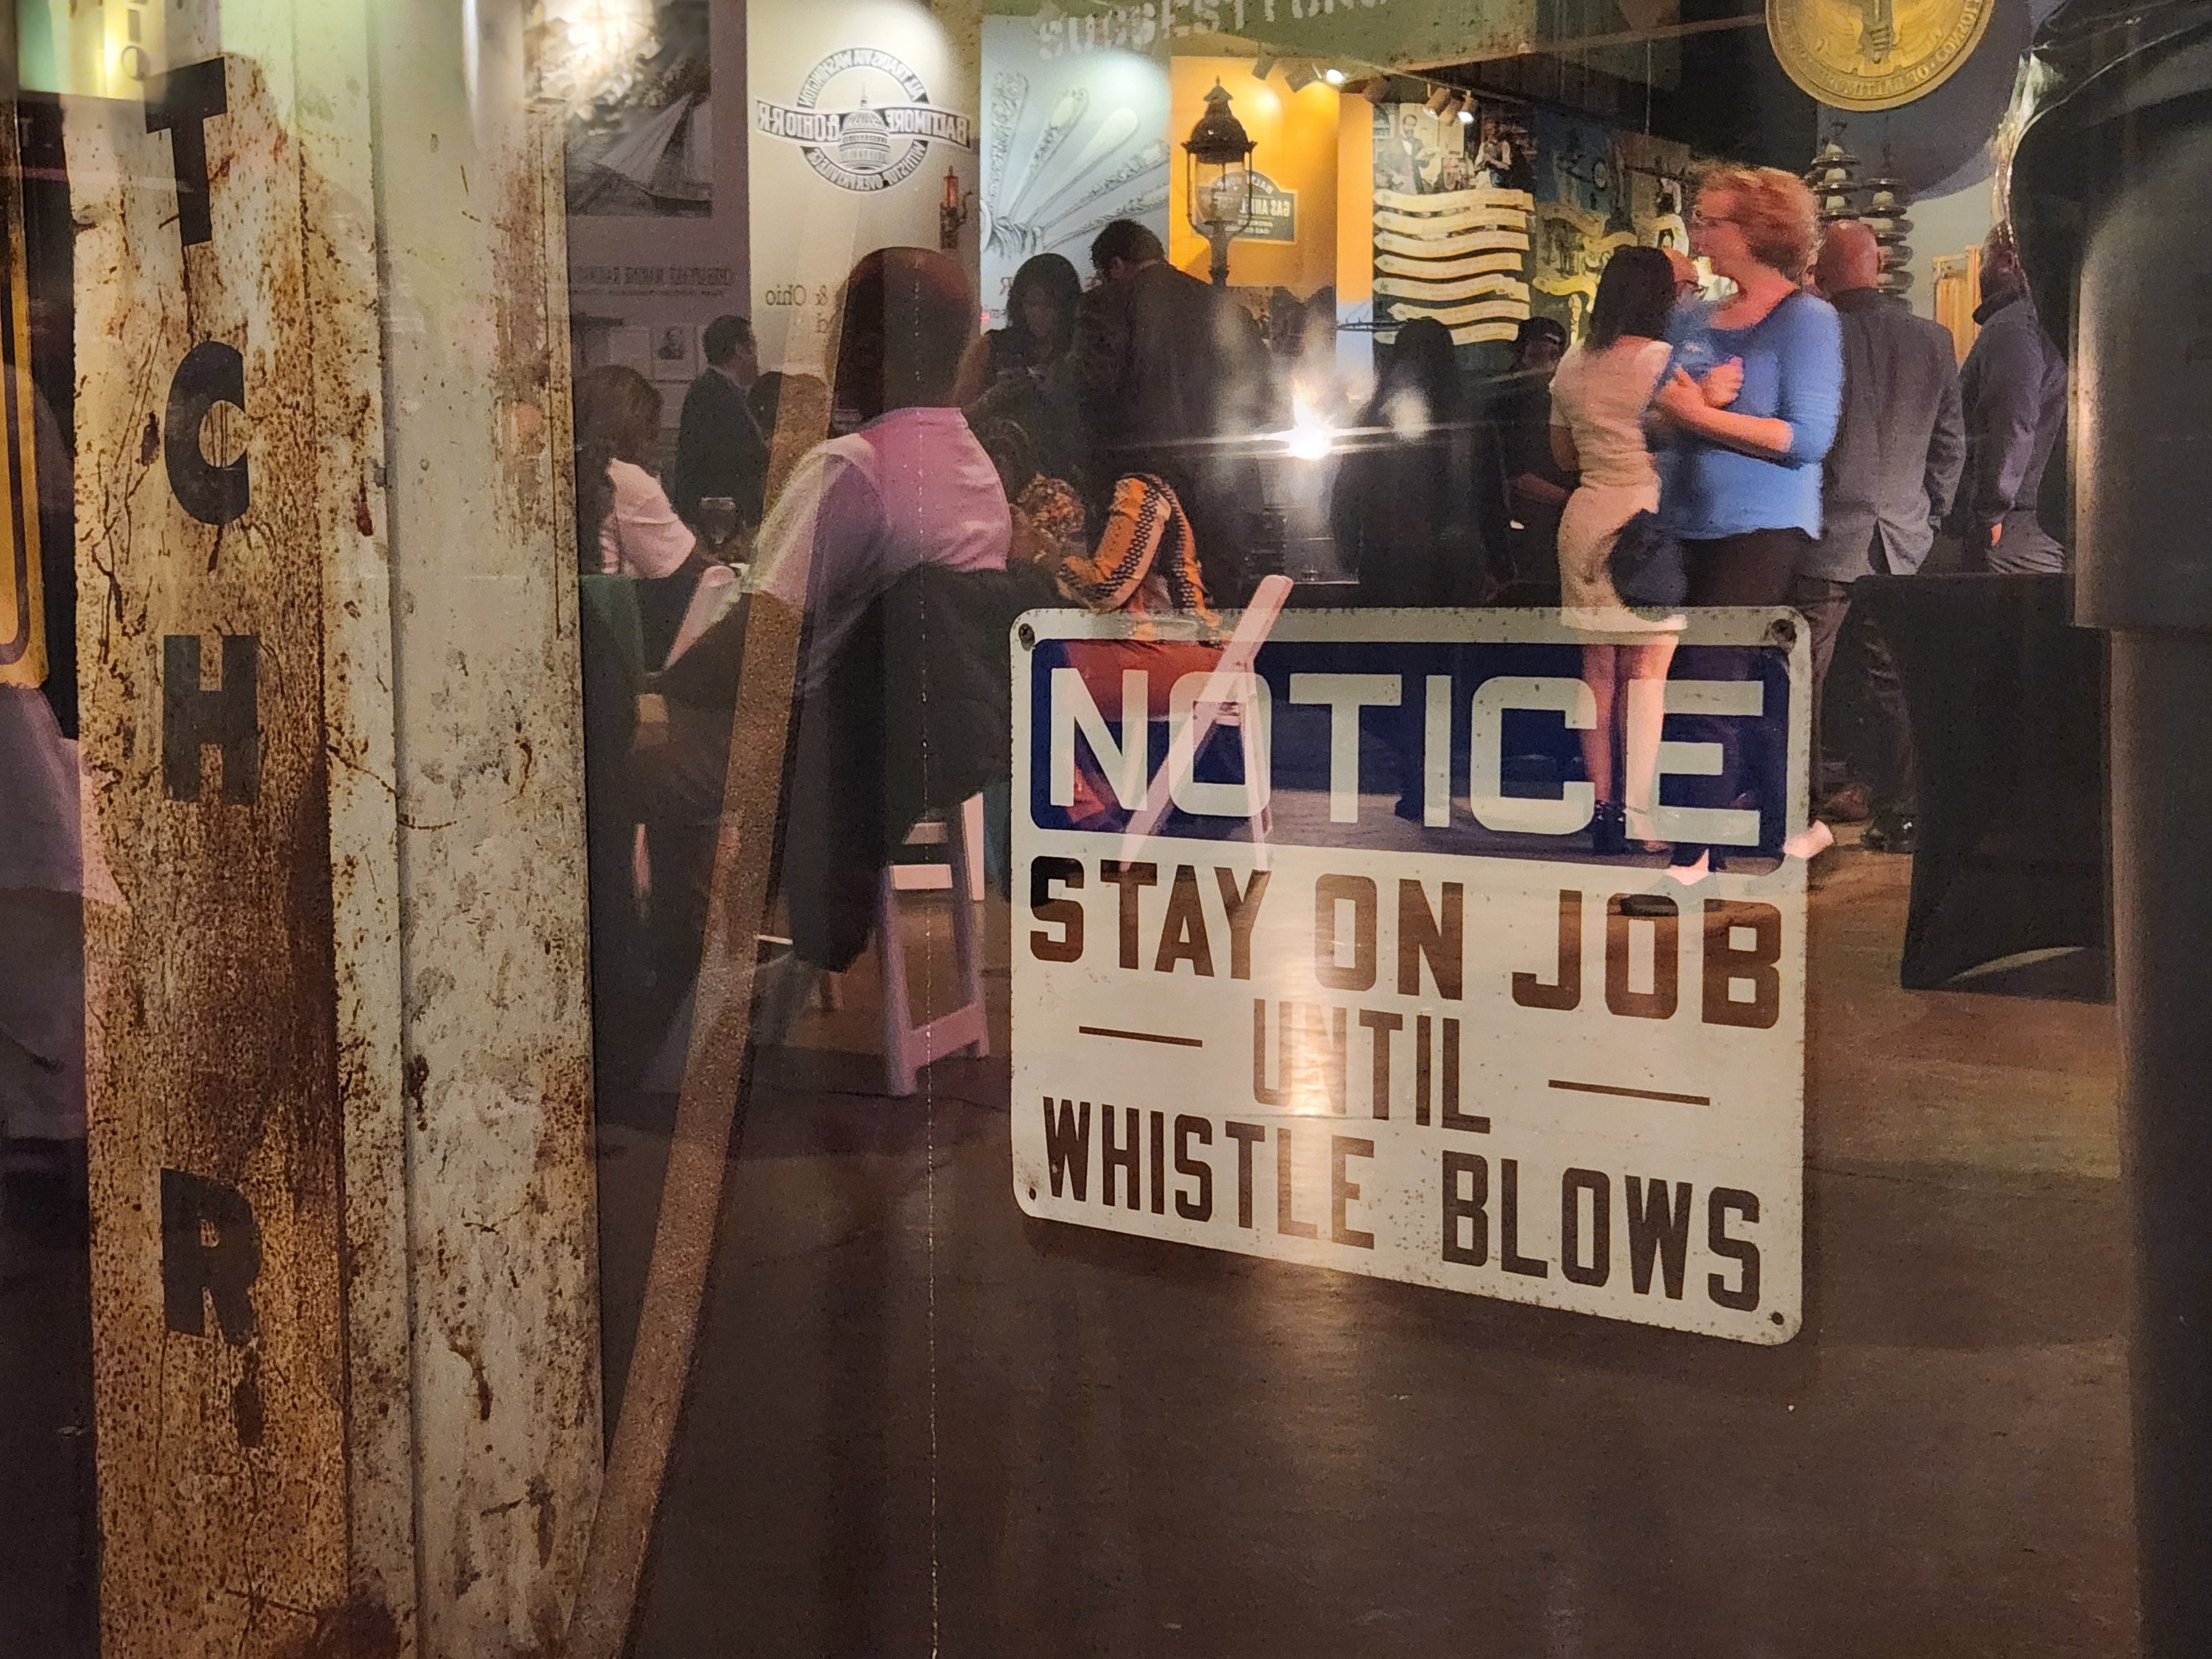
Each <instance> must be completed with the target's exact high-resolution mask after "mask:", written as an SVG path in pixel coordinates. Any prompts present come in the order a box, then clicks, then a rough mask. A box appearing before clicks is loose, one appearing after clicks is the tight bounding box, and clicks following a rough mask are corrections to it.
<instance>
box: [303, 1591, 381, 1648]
mask: <svg viewBox="0 0 2212 1659" xmlns="http://www.w3.org/2000/svg"><path fill="white" fill-rule="evenodd" d="M400 1653H401V1644H400V1639H399V1624H398V1620H395V1619H394V1618H393V1617H392V1610H391V1609H390V1608H389V1607H386V1606H385V1605H384V1603H383V1602H382V1601H379V1600H378V1599H377V1598H376V1597H375V1596H374V1595H371V1594H370V1593H369V1592H368V1591H367V1590H356V1592H355V1593H354V1594H353V1595H352V1596H350V1597H349V1598H348V1599H347V1600H346V1601H342V1602H340V1603H339V1604H338V1605H337V1606H336V1607H325V1608H324V1609H323V1610H322V1611H321V1612H319V1613H316V1615H315V1622H314V1626H313V1628H312V1629H311V1630H309V1631H307V1632H306V1633H305V1634H304V1635H301V1636H300V1637H297V1638H295V1639H294V1640H292V1641H290V1642H288V1643H286V1644H284V1646H283V1647H282V1648H280V1649H278V1650H276V1659H399V1656H400Z"/></svg>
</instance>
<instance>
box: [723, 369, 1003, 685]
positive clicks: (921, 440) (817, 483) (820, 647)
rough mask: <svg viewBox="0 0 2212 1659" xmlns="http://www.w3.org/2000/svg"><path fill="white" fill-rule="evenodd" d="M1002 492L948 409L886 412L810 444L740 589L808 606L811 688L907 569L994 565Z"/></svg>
mask: <svg viewBox="0 0 2212 1659" xmlns="http://www.w3.org/2000/svg"><path fill="white" fill-rule="evenodd" d="M1011 539H1012V519H1011V517H1010V515H1009V513H1008V512H1007V508H1006V490H1005V489H1004V488H1003V487H1002V486H1001V485H1000V483H999V474H998V470H997V469H996V468H995V467H994V466H993V465H991V458H990V457H989V456H988V455H987V454H985V453H983V446H982V445H981V444H980V443H978V442H976V441H975V434H974V433H973V432H971V431H969V428H968V418H967V416H964V415H963V414H962V413H961V412H960V411H959V410H957V409H951V408H939V407H928V408H917V409H895V410H892V411H891V412H890V413H889V414H888V415H879V416H877V417H876V418H875V419H874V420H872V421H870V422H868V423H867V424H866V426H863V427H862V428H860V430H859V431H857V432H854V433H850V434H848V435H846V436H844V437H842V438H833V439H831V440H830V441H828V442H826V443H822V444H817V445H816V446H815V447H814V448H812V449H811V450H810V451H808V452H807V453H806V454H805V456H804V457H803V458H802V459H800V461H799V465H797V466H796V467H794V468H793V470H792V474H791V478H790V482H789V483H787V484H786V485H785V487H784V490H783V494H782V495H781V496H780V497H778V499H777V501H776V503H775V507H774V508H773V509H771V510H770V512H769V515H768V522H767V523H765V524H763V526H761V530H760V536H759V538H758V540H757V543H756V544H755V547H754V554H753V562H752V567H751V568H750V571H749V572H748V573H747V582H748V585H749V586H750V587H751V588H752V589H753V590H754V591H756V592H764V593H772V594H774V595H775V597H776V598H778V599H781V600H783V601H784V602H785V603H786V604H787V605H798V606H801V607H804V608H805V609H806V610H807V611H811V613H812V621H813V628H812V633H811V645H810V646H809V647H808V652H807V659H806V667H805V672H804V673H803V674H802V676H801V677H800V682H801V685H802V687H803V689H805V690H810V691H811V690H815V689H816V688H817V687H818V686H819V685H820V684H821V683H822V680H823V678H824V677H825V676H826V674H827V672H828V670H829V663H830V660H831V659H832V658H834V657H835V656H836V652H837V647H839V646H841V645H842V644H843V643H844V641H845V637H846V635H848V634H850V633H851V632H852V631H853V628H854V624H855V623H858V622H859V621H860V617H861V615H862V613H863V612H865V611H866V610H867V608H868V606H869V605H872V604H873V603H874V602H875V601H876V600H877V599H878V598H880V597H881V596H882V595H883V594H884V592H886V591H888V590H889V589H890V586H891V585H892V584H893V583H894V582H896V581H897V580H898V579H899V578H900V577H902V576H903V575H905V574H907V573H908V571H910V570H914V569H917V568H920V567H921V566H922V565H925V564H936V565H943V566H944V567H945V568H947V569H951V570H1003V569H1005V568H1006V549H1007V545H1008V543H1009V542H1010V541H1011Z"/></svg>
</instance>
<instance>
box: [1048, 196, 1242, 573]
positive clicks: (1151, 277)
mask: <svg viewBox="0 0 2212 1659" xmlns="http://www.w3.org/2000/svg"><path fill="white" fill-rule="evenodd" d="M1091 266H1092V268H1093V270H1095V271H1096V273H1097V279H1096V281H1095V282H1094V283H1093V284H1092V286H1091V290H1090V292H1088V293H1087V294H1085V295H1084V296H1083V304H1082V307H1081V308H1080V309H1079V311H1078V312H1077V313H1076V321H1075V344H1074V348H1073V349H1072V350H1071V351H1070V352H1069V353H1068V354H1067V356H1066V358H1064V359H1063V360H1062V372H1064V373H1065V374H1066V376H1067V379H1068V381H1069V384H1070V386H1071V389H1072V390H1073V392H1074V395H1075V399H1076V403H1077V405H1078V406H1079V408H1080V409H1081V410H1082V411H1083V415H1084V418H1085V423H1086V425H1087V427H1088V428H1089V432H1090V436H1091V445H1092V447H1093V448H1094V450H1095V451H1096V453H1097V459H1096V461H1095V463H1094V466H1093V470H1092V476H1093V478H1094V480H1095V481H1096V483H1097V487H1098V488H1099V489H1102V490H1103V491H1108V492H1110V491H1111V489H1112V488H1113V482H1114V480H1115V478H1117V477H1120V476H1121V474H1123V473H1125V472H1153V473H1158V475H1159V476H1160V477H1163V478H1165V479H1166V480H1167V481H1168V483H1169V484H1170V487H1172V488H1173V489H1174V490H1175V492H1176V495H1177V496H1178V497H1180V498H1181V500H1182V507H1183V512H1184V513H1185V515H1186V516H1187V517H1188V519H1189V520H1190V525H1191V531H1192V533H1193V535H1194V537H1195V538H1196V539H1197V542H1198V560H1199V565H1200V570H1201V571H1202V573H1203V574H1204V575H1205V578H1206V590H1207V592H1208V594H1209V596H1210V597H1211V598H1212V599H1213V600H1214V602H1215V603H1216V604H1222V605H1235V604H1237V603H1239V602H1240V601H1241V600H1242V599H1243V590H1244V588H1245V587H1246V586H1248V582H1247V577H1248V574H1256V573H1251V572H1249V571H1248V568H1247V560H1246V553H1247V550H1248V549H1249V543H1250V540H1251V521H1252V517H1253V514H1254V513H1255V510H1256V509H1257V507H1258V506H1259V504H1260V503H1259V491H1258V478H1257V475H1256V472H1255V471H1254V469H1253V466H1252V465H1251V463H1250V462H1249V460H1245V461H1238V460H1235V459H1229V458H1227V457H1225V456H1224V455H1223V454H1222V453H1219V449H1218V447H1217V446H1216V445H1214V444H1213V442H1212V440H1214V439H1217V438H1221V437H1231V436H1239V437H1241V436H1245V435H1249V434H1253V433H1256V432H1260V431H1264V430H1267V428H1268V426H1269V424H1270V422H1269V418H1268V417H1269V414H1270V407H1269V398H1270V392H1269V386H1268V377H1267V348H1266V346H1265V345H1264V344H1263V343H1261V337H1260V330H1259V325H1257V324H1256V323H1255V322H1254V321H1253V320H1252V318H1251V317H1250V315H1249V313H1246V312H1245V310H1244V309H1243V307H1241V306H1239V305H1237V303H1236V301H1233V300H1231V299H1230V298H1229V297H1228V295H1225V294H1224V293H1222V292H1220V291H1219V290H1218V289H1214V288H1212V287H1210V286H1209V285H1208V284H1206V283H1202V282H1200V281H1199V280H1198V278H1196V277H1195V276H1187V275H1185V274H1184V273H1183V272H1182V271H1180V270H1176V269H1175V267H1174V266H1172V265H1170V264H1168V263H1167V254H1166V251H1165V250H1164V249H1163V248H1162V247H1161V246H1160V240H1159V238H1158V237H1157V236H1155V235H1153V234H1152V232H1151V231H1149V230H1147V229H1146V228H1145V227H1144V226H1142V225H1140V224H1138V223H1136V222H1134V221H1133V220H1129V219H1116V220H1115V222H1113V223H1111V224H1109V225H1108V226H1107V227H1106V228H1105V229H1103V230H1102V231H1100V232H1099V233H1098V236H1097V240H1095V241H1093V242H1092V243H1091Z"/></svg>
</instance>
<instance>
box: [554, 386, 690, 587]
mask: <svg viewBox="0 0 2212 1659" xmlns="http://www.w3.org/2000/svg"><path fill="white" fill-rule="evenodd" d="M659 436H660V393H659V392H658V391H656V390H654V388H653V382H652V381H650V380H647V379H646V378H645V376H644V375H642V374H639V373H638V372H637V371H636V370H635V369H634V368H623V366H622V365H621V364H619V363H607V364H603V365H602V366H600V367H599V368H594V369H590V370H587V371H586V372H585V373H584V374H582V375H580V377H578V379H577V381H576V553H577V557H578V559H579V560H580V562H581V563H582V564H583V567H584V568H586V570H602V571H605V572H608V573H609V574H620V575H624V576H648V577H659V576H671V575H673V574H676V572H677V571H678V570H680V569H681V568H683V566H684V561H685V560H686V559H688V558H690V556H691V550H692V547H693V546H694V544H695V541H696V538H694V537H693V536H692V534H691V532H690V527H689V526H686V525H685V524H684V520H681V519H679V518H678V517H677V516H676V509H675V507H672V506H671V505H670V503H669V500H668V492H667V491H666V490H665V489H662V488H661V487H660V480H659V478H657V477H654V476H653V473H652V472H651V471H648V470H647V463H648V462H649V461H650V460H651V459H652V457H653V445H654V444H655V442H656V441H658V440H659Z"/></svg>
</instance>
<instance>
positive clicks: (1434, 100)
mask: <svg viewBox="0 0 2212 1659" xmlns="http://www.w3.org/2000/svg"><path fill="white" fill-rule="evenodd" d="M1451 100H1452V89H1451V88H1449V87H1437V88H1434V89H1433V90H1432V91H1431V92H1430V94H1429V102H1428V109H1429V113H1430V114H1431V115H1442V114H1443V112H1444V111H1445V110H1446V109H1447V108H1448V107H1449V106H1450V104H1451Z"/></svg>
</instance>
